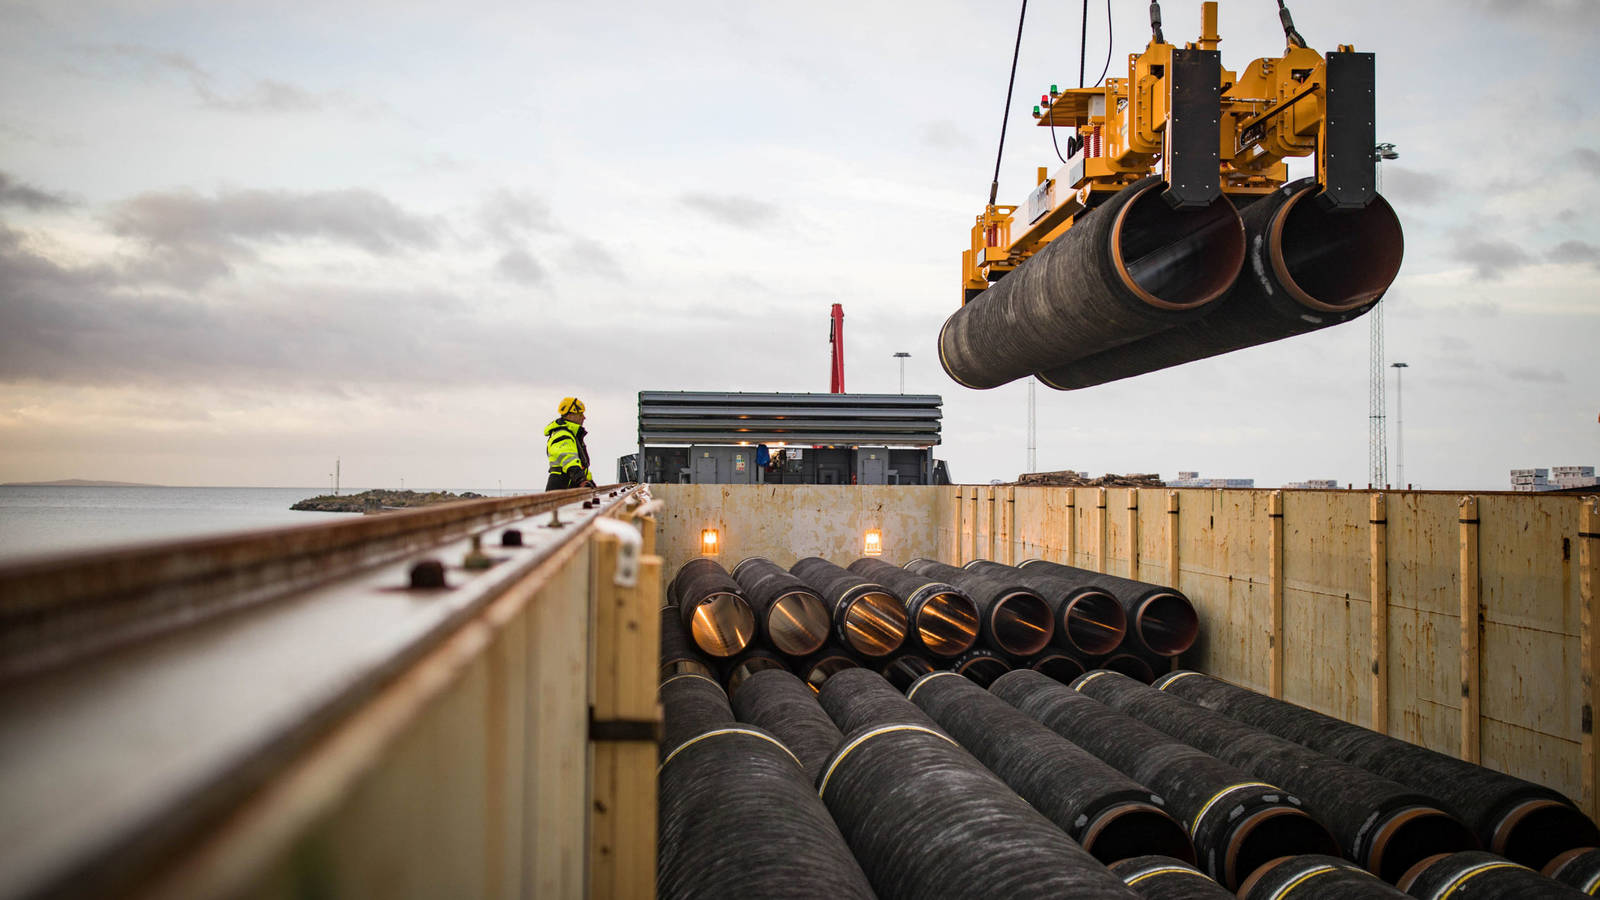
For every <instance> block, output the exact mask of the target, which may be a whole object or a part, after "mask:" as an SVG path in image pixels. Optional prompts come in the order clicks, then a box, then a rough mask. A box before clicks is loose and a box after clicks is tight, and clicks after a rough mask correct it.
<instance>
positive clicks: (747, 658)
mask: <svg viewBox="0 0 1600 900" xmlns="http://www.w3.org/2000/svg"><path fill="white" fill-rule="evenodd" d="M788 667H789V663H788V661H787V660H785V659H784V658H783V657H782V656H780V655H778V654H777V653H774V652H773V651H771V650H768V649H767V648H765V647H749V648H747V649H746V650H745V651H744V652H743V653H740V654H739V655H738V656H735V657H734V658H733V659H730V660H728V661H727V662H726V663H724V664H723V666H722V686H723V687H725V688H727V689H728V696H729V697H732V696H733V695H735V694H737V693H738V692H739V687H740V685H742V684H744V682H745V679H747V678H749V677H750V676H751V675H754V674H755V673H757V672H765V671H767V670H768V669H785V670H787V669H788Z"/></svg>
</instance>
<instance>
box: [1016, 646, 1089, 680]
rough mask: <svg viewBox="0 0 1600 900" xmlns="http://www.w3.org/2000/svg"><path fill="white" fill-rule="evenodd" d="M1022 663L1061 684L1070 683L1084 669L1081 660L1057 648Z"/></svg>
mask: <svg viewBox="0 0 1600 900" xmlns="http://www.w3.org/2000/svg"><path fill="white" fill-rule="evenodd" d="M1022 664H1023V665H1025V666H1027V667H1028V668H1030V669H1032V670H1034V671H1035V672H1039V673H1041V674H1044V675H1048V676H1050V677H1051V678H1054V679H1055V680H1056V681H1059V682H1061V683H1062V684H1071V683H1072V682H1073V681H1074V680H1075V679H1076V678H1077V677H1078V676H1079V675H1082V674H1083V673H1084V672H1085V671H1086V670H1085V669H1084V667H1083V662H1082V661H1080V660H1079V659H1077V658H1076V657H1073V656H1068V655H1067V654H1065V653H1062V652H1061V651H1059V650H1046V651H1045V652H1043V653H1041V654H1039V655H1038V656H1034V657H1030V658H1028V659H1025V660H1023V661H1022ZM1002 674H1003V673H1002Z"/></svg>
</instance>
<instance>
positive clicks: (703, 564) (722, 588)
mask: <svg viewBox="0 0 1600 900" xmlns="http://www.w3.org/2000/svg"><path fill="white" fill-rule="evenodd" d="M672 584H673V591H672V593H673V596H674V597H675V598H676V599H677V601H678V614H679V616H680V617H681V618H682V621H683V627H684V630H685V631H687V632H688V633H689V637H690V639H691V640H693V641H694V643H695V646H697V647H699V648H700V649H701V650H702V651H704V652H705V653H706V654H707V655H709V656H713V657H716V658H718V659H727V658H728V657H730V656H734V655H735V654H737V653H738V652H739V651H741V650H743V649H744V648H745V647H748V646H749V645H750V640H751V639H752V638H753V637H755V631H756V616H755V613H753V612H751V611H750V604H748V603H746V602H745V599H744V597H743V595H742V594H741V592H740V588H739V582H737V581H734V580H733V576H732V575H729V574H728V573H727V570H725V569H723V568H722V566H720V565H718V564H717V562H716V560H712V559H706V558H705V557H698V558H695V559H691V560H689V561H688V562H686V563H684V564H683V567H682V568H680V569H679V570H678V574H677V576H676V577H675V578H673V579H672Z"/></svg>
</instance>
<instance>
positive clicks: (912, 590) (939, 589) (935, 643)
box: [850, 557, 978, 658]
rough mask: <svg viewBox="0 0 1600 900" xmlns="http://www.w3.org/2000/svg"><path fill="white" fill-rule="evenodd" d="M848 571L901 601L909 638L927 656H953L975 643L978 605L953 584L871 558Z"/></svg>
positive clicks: (865, 558) (965, 650)
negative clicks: (907, 621) (909, 633)
mask: <svg viewBox="0 0 1600 900" xmlns="http://www.w3.org/2000/svg"><path fill="white" fill-rule="evenodd" d="M850 571H852V572H854V573H856V574H857V575H860V576H861V577H862V578H865V579H867V580H868V581H873V582H876V583H878V584H881V585H883V586H884V587H885V588H886V589H888V590H889V591H890V592H892V593H893V594H894V595H895V596H896V597H898V598H899V599H900V602H901V604H902V605H904V606H905V609H906V617H907V618H908V619H909V620H910V622H911V632H912V635H913V636H915V638H916V640H917V642H918V643H919V644H921V645H922V648H923V649H924V650H926V651H927V652H928V653H929V654H931V655H933V656H937V657H941V658H951V657H956V656H960V655H961V654H963V653H965V652H967V651H968V650H971V649H972V646H973V644H976V643H977V641H978V606H977V604H976V603H973V602H972V598H971V597H968V596H967V595H966V594H965V593H963V592H962V591H961V589H960V588H958V587H956V586H955V585H952V584H947V583H945V582H942V581H933V580H930V579H927V578H924V577H922V576H920V575H917V574H916V573H914V572H909V571H907V570H905V569H902V568H900V567H899V566H896V565H893V564H891V563H886V562H884V561H883V560H881V559H872V558H870V557H863V558H861V559H858V560H856V561H855V562H853V563H851V564H850Z"/></svg>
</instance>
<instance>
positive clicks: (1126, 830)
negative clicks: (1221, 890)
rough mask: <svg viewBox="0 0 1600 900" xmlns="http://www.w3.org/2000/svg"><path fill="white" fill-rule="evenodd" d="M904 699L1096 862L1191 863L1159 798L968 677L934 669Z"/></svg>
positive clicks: (1190, 848)
mask: <svg viewBox="0 0 1600 900" xmlns="http://www.w3.org/2000/svg"><path fill="white" fill-rule="evenodd" d="M907 699H909V700H911V701H912V702H913V703H915V704H916V705H917V706H919V707H921V709H922V711H923V712H925V713H927V714H928V715H929V716H930V717H931V718H932V719H933V720H934V721H935V722H937V723H939V726H940V727H941V728H943V729H944V731H945V732H946V733H948V734H949V735H950V736H951V737H953V738H955V739H956V741H957V742H959V743H960V744H961V746H963V747H965V748H966V749H967V752H969V753H971V754H972V755H973V756H976V757H977V758H978V760H979V761H980V762H982V763H983V764H984V765H985V766H987V767H988V769H989V771H991V772H993V773H995V774H996V775H998V776H1000V779H1001V780H1002V781H1004V782H1005V783H1006V784H1008V785H1010V786H1011V789H1012V790H1014V791H1016V792H1017V793H1018V794H1019V795H1021V796H1022V798H1023V799H1024V800H1027V801H1028V802H1029V803H1031V804H1033V808H1034V809H1037V810H1038V811H1039V812H1041V813H1044V815H1045V818H1047V819H1049V820H1050V821H1052V822H1054V823H1056V824H1057V825H1058V826H1060V827H1061V830H1062V831H1065V832H1066V833H1067V835H1068V836H1069V837H1071V838H1072V839H1073V840H1075V841H1077V842H1078V844H1079V845H1080V846H1082V847H1083V849H1085V850H1087V851H1089V852H1090V853H1091V854H1093V856H1094V857H1095V858H1096V859H1098V860H1100V861H1101V862H1104V863H1110V862H1114V861H1116V860H1119V859H1126V858H1128V857H1133V856H1143V855H1147V854H1152V853H1154V854H1162V855H1165V856H1169V857H1177V858H1178V859H1182V860H1185V861H1187V862H1194V858H1195V857H1194V845H1193V844H1191V843H1190V842H1189V835H1188V834H1187V833H1186V832H1185V831H1184V830H1183V826H1182V825H1179V824H1178V823H1177V822H1176V821H1175V820H1174V819H1173V818H1172V816H1170V815H1168V814H1167V812H1166V810H1165V809H1163V801H1162V800H1161V798H1160V797H1159V796H1157V795H1155V794H1153V793H1151V791H1150V789H1149V788H1147V787H1145V786H1143V785H1141V784H1138V783H1136V782H1134V781H1133V780H1132V779H1130V778H1128V777H1127V776H1126V775H1123V774H1122V773H1121V772H1119V771H1117V770H1116V769H1114V768H1112V767H1111V766H1110V765H1108V764H1106V763H1105V762H1102V761H1101V760H1100V759H1099V757H1096V756H1095V755H1094V754H1092V753H1090V752H1088V751H1087V750H1084V749H1082V748H1080V747H1079V746H1077V745H1076V744H1074V743H1072V742H1071V741H1068V740H1067V739H1066V738H1063V737H1061V736H1060V735H1058V734H1056V733H1055V732H1054V731H1051V730H1050V729H1048V728H1046V727H1044V726H1043V725H1040V724H1039V723H1038V722H1036V721H1034V720H1033V719H1031V718H1029V717H1028V716H1026V715H1024V714H1022V713H1021V712H1019V711H1018V710H1017V708H1016V707H1014V706H1012V705H1011V704H1009V703H1007V702H1005V701H1004V700H1001V699H1000V698H999V697H996V696H994V695H993V694H991V693H989V692H988V691H986V690H984V689H983V688H981V687H979V686H978V685H976V684H974V683H972V682H971V681H969V680H968V679H966V678H962V677H961V676H959V675H957V674H956V673H954V672H934V673H933V674H931V675H927V676H925V677H923V678H922V679H920V680H919V681H917V683H916V684H914V685H912V687H911V689H910V690H909V691H908V692H907Z"/></svg>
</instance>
